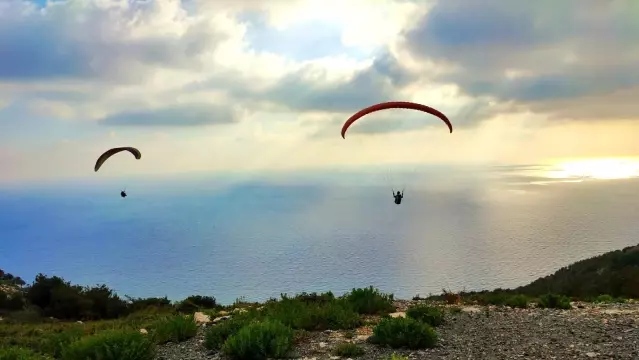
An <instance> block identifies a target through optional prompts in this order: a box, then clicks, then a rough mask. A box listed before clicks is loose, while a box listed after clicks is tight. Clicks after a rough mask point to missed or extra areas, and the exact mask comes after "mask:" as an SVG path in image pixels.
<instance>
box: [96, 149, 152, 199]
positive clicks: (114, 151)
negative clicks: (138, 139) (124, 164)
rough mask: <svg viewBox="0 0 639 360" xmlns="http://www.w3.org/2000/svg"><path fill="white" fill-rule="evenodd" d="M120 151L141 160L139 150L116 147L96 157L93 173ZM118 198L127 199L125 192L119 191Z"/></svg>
mask: <svg viewBox="0 0 639 360" xmlns="http://www.w3.org/2000/svg"><path fill="white" fill-rule="evenodd" d="M122 151H128V152H130V153H131V154H133V156H134V157H135V158H136V159H137V160H140V159H141V158H142V153H141V152H140V150H138V149H136V148H134V147H130V146H125V147H117V148H112V149H109V150H107V151H105V152H104V153H103V154H102V155H100V157H98V160H97V161H96V162H95V166H94V167H93V170H94V171H96V172H97V171H98V170H99V169H100V168H101V167H102V164H104V162H105V161H107V160H108V159H109V158H110V157H111V156H113V155H115V154H117V153H119V152H122ZM120 196H121V197H122V198H123V199H124V198H125V197H127V194H126V190H122V191H120Z"/></svg>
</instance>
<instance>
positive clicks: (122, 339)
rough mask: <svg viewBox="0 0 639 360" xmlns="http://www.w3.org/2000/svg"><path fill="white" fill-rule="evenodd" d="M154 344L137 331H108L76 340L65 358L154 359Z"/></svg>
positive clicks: (66, 359)
mask: <svg viewBox="0 0 639 360" xmlns="http://www.w3.org/2000/svg"><path fill="white" fill-rule="evenodd" d="M154 356H155V347H154V344H153V343H152V342H151V341H150V340H149V339H148V338H147V337H146V336H144V335H142V334H140V333H139V332H137V331H118V330H115V331H106V332H103V333H101V334H98V335H93V336H88V337H85V338H82V339H80V340H77V341H74V342H73V343H71V344H69V346H67V347H65V349H64V351H63V352H62V359H63V360H122V359H127V360H153V358H154Z"/></svg>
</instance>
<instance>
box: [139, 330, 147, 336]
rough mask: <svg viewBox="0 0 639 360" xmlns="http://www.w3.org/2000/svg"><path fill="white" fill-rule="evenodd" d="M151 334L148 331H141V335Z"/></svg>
mask: <svg viewBox="0 0 639 360" xmlns="http://www.w3.org/2000/svg"><path fill="white" fill-rule="evenodd" d="M148 333H149V332H148V331H146V329H140V334H142V335H147V334H148Z"/></svg>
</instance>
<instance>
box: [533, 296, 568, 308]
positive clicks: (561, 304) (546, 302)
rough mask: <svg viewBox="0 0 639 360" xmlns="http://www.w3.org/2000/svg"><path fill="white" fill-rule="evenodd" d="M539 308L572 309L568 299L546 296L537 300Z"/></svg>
mask: <svg viewBox="0 0 639 360" xmlns="http://www.w3.org/2000/svg"><path fill="white" fill-rule="evenodd" d="M538 305H539V307H541V308H547V309H572V306H571V305H570V299H569V298H568V297H566V296H563V295H557V294H546V295H542V296H541V297H540V298H539V304H538Z"/></svg>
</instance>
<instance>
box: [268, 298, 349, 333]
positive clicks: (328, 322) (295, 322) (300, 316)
mask: <svg viewBox="0 0 639 360" xmlns="http://www.w3.org/2000/svg"><path fill="white" fill-rule="evenodd" d="M265 314H266V316H267V317H268V318H270V319H274V320H277V321H279V322H281V323H282V324H284V325H287V326H290V327H291V328H293V329H300V330H301V329H303V330H309V331H311V330H327V329H332V330H340V329H352V328H355V327H357V326H359V324H360V318H359V315H358V314H357V313H356V312H355V311H353V310H352V309H351V308H350V306H348V304H347V303H346V302H344V301H338V300H334V301H331V302H326V303H321V302H320V303H307V302H303V301H301V300H297V299H288V298H284V299H282V300H281V301H278V302H276V303H271V304H269V305H268V306H267V309H266V312H265Z"/></svg>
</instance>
